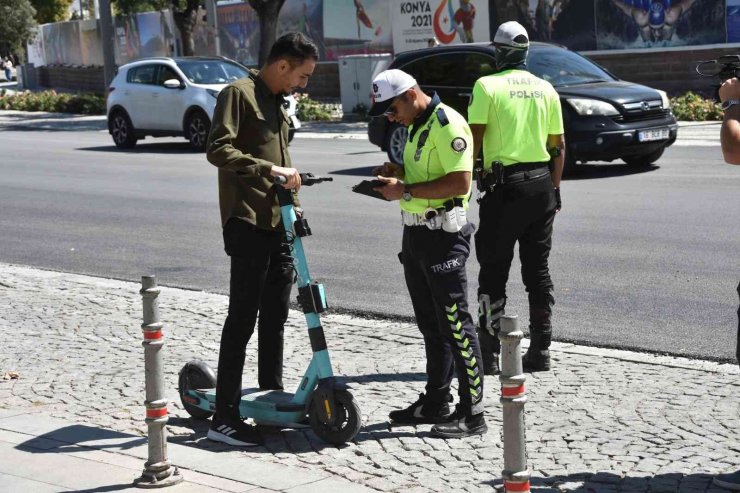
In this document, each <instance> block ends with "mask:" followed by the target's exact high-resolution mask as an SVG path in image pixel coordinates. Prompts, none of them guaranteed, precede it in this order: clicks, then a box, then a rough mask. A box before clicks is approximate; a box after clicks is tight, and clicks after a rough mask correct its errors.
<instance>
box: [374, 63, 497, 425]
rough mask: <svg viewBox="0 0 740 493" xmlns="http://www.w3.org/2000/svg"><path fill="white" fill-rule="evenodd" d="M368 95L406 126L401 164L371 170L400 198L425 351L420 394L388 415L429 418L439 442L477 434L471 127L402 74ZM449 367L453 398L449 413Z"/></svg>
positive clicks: (404, 257)
mask: <svg viewBox="0 0 740 493" xmlns="http://www.w3.org/2000/svg"><path fill="white" fill-rule="evenodd" d="M373 94H374V99H373V100H374V103H373V106H372V108H371V109H370V115H371V116H381V115H385V116H387V117H388V119H389V120H391V121H396V122H400V123H401V124H403V125H407V126H409V128H408V139H407V141H406V145H405V148H404V152H403V162H404V167H403V169H401V168H400V167H395V166H393V165H390V164H386V165H384V166H383V167H382V168H377V169H376V170H374V174H378V175H380V176H378V179H379V180H381V181H382V182H384V183H385V185H384V186H382V187H378V188H377V189H376V190H377V191H378V192H380V193H381V194H382V195H383V196H384V197H385V198H387V199H389V200H400V201H401V214H402V218H403V223H404V229H403V244H402V249H401V254H400V255H399V257H400V259H401V262H402V263H403V268H404V274H405V277H406V285H407V287H408V290H409V294H410V295H411V303H412V305H413V308H414V314H415V315H416V320H417V324H418V326H419V330H420V331H421V333H422V335H423V336H424V346H425V350H426V357H427V365H426V373H427V384H426V394H424V393H422V394H421V396H420V397H419V399H418V400H417V401H416V402H415V403H413V404H411V406H409V407H408V408H406V409H401V410H396V411H392V412H391V413H390V419H391V420H392V421H393V422H394V423H403V424H421V423H430V424H434V427H433V428H432V433H434V434H436V435H438V436H442V437H446V438H459V437H465V436H470V435H480V434H483V433H485V432H486V431H487V426H486V423H485V420H484V417H483V375H482V372H481V368H480V361H481V357H480V348H479V346H478V338H477V336H476V333H475V325H474V322H473V318H472V317H471V315H470V313H469V311H468V302H467V278H466V272H465V263H466V260H467V258H468V255H469V253H470V235H471V234H472V232H473V231H474V229H475V227H474V226H473V224H472V223H469V222H468V221H467V217H466V209H467V206H468V197H469V195H470V184H471V178H472V170H473V152H472V148H471V143H472V142H471V141H472V135H471V133H470V128H469V127H468V125H467V123H466V122H465V119H464V118H463V117H462V116H461V115H460V114H459V113H457V112H456V111H455V110H453V109H452V108H450V107H449V106H446V105H445V104H443V103H441V102H440V100H439V97H438V96H437V95H436V93H434V94H432V95H431V96H429V95H427V94H425V93H424V92H422V90H421V88H420V87H419V86H418V85H417V83H416V80H414V78H413V77H411V76H410V75H408V74H407V73H405V72H403V71H401V70H387V71H385V72H382V73H381V74H380V75H378V76H377V77H376V78H375V80H374V81H373ZM393 175H396V176H393ZM397 177H402V178H403V181H401V180H399V179H398V178H397ZM453 371H456V372H457V379H458V385H459V389H458V391H459V400H460V402H459V404H458V405H457V409H456V410H455V412H453V413H450V407H449V402H451V400H452V397H451V395H450V384H451V382H452V377H453Z"/></svg>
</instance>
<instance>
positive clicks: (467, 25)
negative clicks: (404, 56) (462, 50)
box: [391, 0, 490, 53]
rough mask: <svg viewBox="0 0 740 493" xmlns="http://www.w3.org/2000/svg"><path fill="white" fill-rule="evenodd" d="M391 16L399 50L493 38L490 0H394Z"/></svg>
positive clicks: (394, 37) (395, 43) (397, 49)
mask: <svg viewBox="0 0 740 493" xmlns="http://www.w3.org/2000/svg"><path fill="white" fill-rule="evenodd" d="M391 18H392V19H393V49H394V51H395V52H396V53H399V52H402V51H408V50H415V49H418V48H426V47H427V46H429V45H430V44H433V43H438V44H459V43H473V42H476V41H489V40H490V29H489V25H488V22H489V18H488V1H487V0H423V1H413V2H391ZM434 40H436V41H434Z"/></svg>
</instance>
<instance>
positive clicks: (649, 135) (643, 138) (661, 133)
mask: <svg viewBox="0 0 740 493" xmlns="http://www.w3.org/2000/svg"><path fill="white" fill-rule="evenodd" d="M670 135H671V134H670V132H669V131H668V129H667V128H657V129H654V130H642V131H640V132H639V133H638V134H637V140H639V141H640V142H650V141H652V140H665V139H667V138H668V137H670Z"/></svg>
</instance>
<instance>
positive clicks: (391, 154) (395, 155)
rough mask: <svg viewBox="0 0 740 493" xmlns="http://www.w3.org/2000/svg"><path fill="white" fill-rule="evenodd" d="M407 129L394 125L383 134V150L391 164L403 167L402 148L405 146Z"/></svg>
mask: <svg viewBox="0 0 740 493" xmlns="http://www.w3.org/2000/svg"><path fill="white" fill-rule="evenodd" d="M407 136H408V129H407V128H406V127H404V126H403V125H399V124H398V123H394V124H393V125H391V127H390V128H389V129H388V132H386V134H385V148H386V150H387V151H386V152H388V159H390V160H391V162H392V163H396V164H400V165H403V148H404V147H405V146H406V138H407Z"/></svg>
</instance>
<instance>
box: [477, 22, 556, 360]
mask: <svg viewBox="0 0 740 493" xmlns="http://www.w3.org/2000/svg"><path fill="white" fill-rule="evenodd" d="M493 45H494V47H495V57H496V65H497V68H498V72H497V73H495V74H493V75H488V76H485V77H481V78H480V79H478V81H477V82H476V83H475V86H474V87H473V93H472V95H471V99H470V105H469V107H468V123H469V124H470V128H471V131H472V133H473V142H474V145H473V152H474V155H475V156H478V153H479V151H480V148H481V145H482V146H483V168H482V170H481V171H480V174H479V176H478V186H479V189H480V190H481V191H482V192H483V193H484V194H485V195H484V196H483V199H482V201H481V204H480V229H479V230H478V233H477V234H476V236H475V245H476V255H477V257H478V262H479V263H480V274H479V279H478V281H479V283H478V284H479V289H478V302H479V328H478V331H479V334H478V335H479V337H480V342H481V349H482V353H483V361H484V370H485V373H486V374H491V375H492V374H495V373H498V371H499V367H498V356H499V351H500V345H499V340H498V337H497V334H498V331H499V329H500V319H501V315H502V314H503V313H504V306H505V304H506V281H507V280H508V277H509V268H510V267H511V260H512V258H513V256H514V244H515V243H516V242H519V257H520V259H521V263H522V280H523V282H524V285H525V287H526V289H527V293H528V295H529V323H530V325H529V331H530V338H531V342H530V346H529V349H528V350H527V353H526V354H525V355H524V357H523V363H524V369H525V371H547V370H549V369H550V352H549V350H548V348H549V347H550V339H551V334H552V328H551V315H552V306H553V304H554V303H555V298H554V297H553V283H552V280H551V279H550V272H549V268H548V257H549V255H550V248H551V246H552V227H553V220H554V218H555V213H556V212H557V211H558V210H560V177H561V175H562V172H563V164H564V161H563V160H564V158H565V156H564V154H563V150H564V146H565V140H564V138H563V117H562V110H561V107H560V98H559V97H558V94H557V92H556V91H555V89H553V87H552V85H550V83H548V82H547V81H545V80H542V79H540V78H538V77H536V76H534V75H532V74H531V73H529V72H528V71H527V67H526V65H525V62H526V58H527V52H528V50H529V37H528V36H527V31H526V30H525V29H524V27H522V26H521V25H520V24H519V23H517V22H513V21H512V22H505V23H504V24H501V26H500V27H499V28H498V31H497V32H496V35H495V37H494V40H493ZM551 160H552V170H550V166H549V163H550V161H551Z"/></svg>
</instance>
